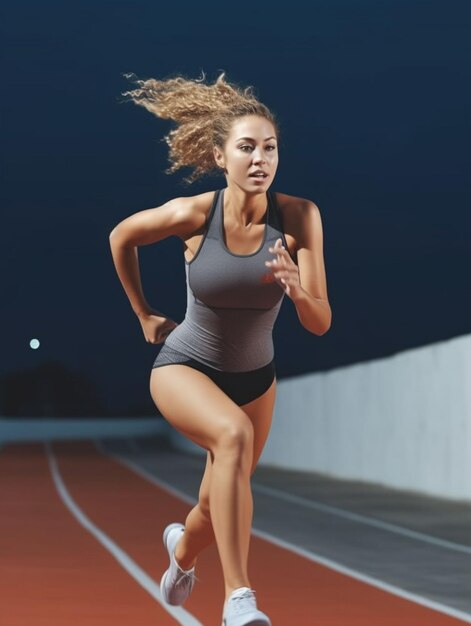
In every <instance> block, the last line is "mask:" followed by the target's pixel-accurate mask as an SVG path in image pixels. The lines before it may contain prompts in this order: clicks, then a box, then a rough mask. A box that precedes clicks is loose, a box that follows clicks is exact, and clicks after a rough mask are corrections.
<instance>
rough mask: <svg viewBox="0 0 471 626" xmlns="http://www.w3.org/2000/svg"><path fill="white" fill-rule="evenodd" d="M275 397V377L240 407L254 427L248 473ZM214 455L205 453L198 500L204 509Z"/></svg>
mask: <svg viewBox="0 0 471 626" xmlns="http://www.w3.org/2000/svg"><path fill="white" fill-rule="evenodd" d="M275 399H276V378H275V379H274V380H273V382H272V384H271V385H270V387H269V388H268V389H267V391H265V393H263V394H262V395H261V396H259V397H258V398H256V399H255V400H252V402H249V403H248V404H245V405H243V406H242V407H241V408H242V409H243V411H244V412H245V414H246V415H247V416H248V417H249V419H250V421H251V422H252V425H253V429H254V444H253V460H252V468H251V472H250V474H251V475H252V474H253V473H254V471H255V468H256V466H257V463H258V460H259V458H260V456H261V454H262V451H263V447H264V445H265V443H266V440H267V438H268V434H269V432H270V427H271V423H272V417H273V409H274V406H275ZM213 461H214V456H213V454H212V452H211V451H208V453H207V455H206V466H205V470H204V474H203V479H202V481H201V485H200V489H199V501H200V504H201V505H202V507H203V508H204V510H208V509H209V486H210V482H211V469H212V465H213Z"/></svg>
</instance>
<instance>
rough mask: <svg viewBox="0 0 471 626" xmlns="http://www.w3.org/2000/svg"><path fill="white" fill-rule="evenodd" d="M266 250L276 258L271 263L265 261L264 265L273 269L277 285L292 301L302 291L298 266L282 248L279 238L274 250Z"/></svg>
mask: <svg viewBox="0 0 471 626" xmlns="http://www.w3.org/2000/svg"><path fill="white" fill-rule="evenodd" d="M268 249H269V251H270V252H273V254H276V256H277V258H276V260H275V259H274V260H273V261H265V265H267V266H268V267H271V268H272V269H273V274H274V276H275V278H276V279H277V282H278V284H279V285H281V287H283V289H284V290H285V293H286V295H288V296H289V297H290V298H291V299H292V300H294V299H295V298H296V296H297V295H299V294H300V293H301V291H302V287H301V283H300V282H299V269H298V266H297V265H296V263H294V262H293V259H292V258H291V257H290V255H289V252H288V250H286V248H285V247H284V246H283V244H282V239H281V237H279V238H278V239H277V240H276V242H275V247H274V248H268ZM278 279H279V280H278Z"/></svg>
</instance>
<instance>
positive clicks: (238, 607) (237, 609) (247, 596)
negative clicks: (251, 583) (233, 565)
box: [230, 589, 255, 614]
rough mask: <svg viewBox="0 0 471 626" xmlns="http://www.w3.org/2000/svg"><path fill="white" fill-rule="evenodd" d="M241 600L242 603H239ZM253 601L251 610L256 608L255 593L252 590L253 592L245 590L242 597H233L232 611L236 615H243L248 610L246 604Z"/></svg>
mask: <svg viewBox="0 0 471 626" xmlns="http://www.w3.org/2000/svg"><path fill="white" fill-rule="evenodd" d="M238 600H241V602H238ZM248 600H251V603H250V608H254V606H255V591H254V590H253V589H252V590H251V591H249V590H245V591H243V592H242V593H241V594H240V595H237V596H233V597H232V598H231V599H230V603H231V611H232V612H233V613H235V614H240V613H243V612H244V611H246V610H247V604H246V602H247V601H248Z"/></svg>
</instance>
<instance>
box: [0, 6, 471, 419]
mask: <svg viewBox="0 0 471 626" xmlns="http://www.w3.org/2000/svg"><path fill="white" fill-rule="evenodd" d="M170 5H171V6H167V7H166V6H163V5H162V4H161V3H156V2H151V1H147V2H142V1H141V2H139V1H137V2H136V1H133V2H117V3H111V2H93V3H92V2H80V3H78V2H76V3H64V2H47V1H46V2H42V3H33V2H23V3H19V4H16V5H13V4H12V3H10V6H8V7H7V8H4V9H3V11H2V16H1V17H2V24H3V25H2V27H1V28H2V33H1V36H2V42H3V43H2V81H1V83H2V91H3V96H2V120H3V123H2V145H3V168H2V169H3V177H2V178H3V184H2V247H1V262H2V268H3V275H4V278H3V281H2V282H3V294H2V296H3V297H2V302H1V317H2V350H1V353H2V359H1V370H0V374H5V373H7V372H10V371H16V370H20V369H24V368H29V367H32V366H34V365H35V364H38V363H41V362H44V361H46V360H49V359H56V360H59V361H62V362H64V363H65V365H66V366H67V367H70V368H71V369H73V370H77V371H80V372H84V373H86V374H88V375H89V376H90V378H92V379H93V380H94V381H96V384H97V385H98V387H99V389H100V392H101V393H102V396H103V398H104V399H105V401H106V402H107V403H108V404H109V406H111V407H116V408H118V407H122V406H123V405H127V404H137V403H140V402H142V400H143V399H144V398H146V399H147V398H148V397H149V391H148V383H149V375H150V368H151V366H152V362H153V360H154V358H155V355H156V354H157V351H158V350H159V348H158V347H157V346H152V345H150V344H147V343H146V341H145V339H144V336H143V334H142V330H141V327H140V324H139V322H138V321H137V319H136V318H135V316H134V313H133V312H132V309H131V307H130V305H129V303H128V300H127V298H126V296H125V293H124V290H123V289H122V286H121V284H120V283H119V280H118V277H117V275H116V272H115V269H114V266H113V264H112V259H111V254H110V250H109V244H108V235H109V232H110V231H111V229H112V228H113V227H114V226H115V225H116V224H117V223H118V222H119V221H120V220H122V219H124V218H125V217H126V216H128V215H130V214H132V213H134V212H136V211H139V210H142V209H145V208H150V207H153V206H158V205H160V204H162V203H163V202H165V201H166V200H168V199H169V198H170V197H173V196H179V195H191V194H194V193H200V192H202V191H206V190H209V189H216V188H219V187H222V186H224V185H225V181H224V179H222V178H211V179H210V178H207V179H205V180H201V181H199V182H197V183H195V184H194V185H193V186H191V187H185V186H184V185H182V184H181V179H182V174H181V173H177V174H174V175H171V176H169V175H167V174H165V173H164V170H165V169H166V167H168V161H167V147H166V145H165V143H164V142H162V141H161V140H162V137H163V135H164V134H165V133H166V132H168V130H169V129H170V128H171V126H170V125H169V123H168V122H167V121H165V120H158V119H156V118H155V117H153V116H152V115H151V114H150V113H148V112H147V111H145V110H144V109H141V108H140V107H136V106H134V105H133V104H132V103H124V104H123V103H120V102H119V95H120V93H121V92H122V91H124V90H126V89H128V88H130V86H131V83H129V81H127V80H126V79H125V78H124V77H123V76H122V74H123V73H125V72H134V73H136V74H137V75H138V76H139V77H142V78H146V77H151V76H153V77H156V78H165V77H167V76H170V75H176V74H180V73H181V74H183V75H185V76H187V77H190V78H198V77H200V76H201V70H204V72H205V73H206V75H207V79H208V80H210V81H211V82H213V81H214V80H215V78H216V77H217V75H218V74H219V73H220V70H225V71H226V79H227V80H229V81H234V82H238V83H239V84H241V85H243V86H245V85H254V87H255V93H256V94H257V95H258V96H259V97H260V99H261V100H262V101H263V102H265V103H266V104H267V105H268V106H269V107H271V108H272V109H273V110H274V112H275V113H276V114H277V115H278V117H279V119H280V122H281V131H282V141H281V144H280V165H279V169H278V173H277V176H276V178H275V180H274V183H273V185H272V187H271V189H273V190H275V191H281V192H283V193H288V194H292V195H297V196H302V197H305V198H309V199H311V200H313V201H314V202H316V204H317V205H318V206H319V208H320V210H321V214H322V219H323V224H324V256H325V263H326V271H327V281H328V283H327V284H328V291H329V298H330V302H331V306H332V311H333V321H332V327H331V329H330V330H329V332H328V333H327V334H326V335H324V336H322V337H316V336H315V335H311V334H310V333H308V332H307V331H306V330H304V328H303V327H302V326H301V324H300V323H299V321H298V319H297V315H296V312H295V309H294V305H293V303H292V302H291V301H290V299H289V298H288V297H286V298H285V302H284V304H283V306H282V309H281V312H280V316H279V318H278V321H277V323H276V326H275V331H274V340H275V349H276V359H277V372H278V378H279V379H281V378H283V377H284V376H292V375H296V374H299V373H301V372H307V371H319V370H326V369H330V368H333V367H338V366H341V365H347V364H350V363H355V362H358V361H363V360H367V359H372V358H378V357H382V356H388V355H391V354H393V353H396V352H399V351H402V350H405V349H408V348H412V347H416V346H422V345H426V344H428V343H431V342H436V341H439V340H443V339H447V338H451V337H455V336H458V335H462V334H465V333H469V332H471V298H470V288H469V273H470V271H469V270H470V261H471V246H470V244H469V236H470V230H471V229H470V226H471V215H470V209H471V203H470V199H471V193H470V181H469V171H470V160H469V150H470V139H471V129H470V118H469V111H470V110H471V87H470V85H471V77H470V74H471V43H470V37H469V32H470V25H471V20H470V12H471V9H470V5H469V2H453V1H449V2H437V1H433V0H432V1H430V2H427V3H424V2H419V1H415V0H408V1H407V2H403V1H399V0H388V1H386V0H383V1H381V2H378V1H377V0H374V1H368V2H367V1H363V2H354V1H352V0H344V1H339V0H323V1H322V2H317V1H314V2H312V3H310V5H308V4H307V3H304V2H300V1H299V0H297V1H295V2H290V3H287V4H286V5H285V6H279V7H276V6H273V7H271V8H268V5H266V4H262V5H260V4H258V5H257V4H252V5H250V4H242V5H234V7H233V8H232V9H231V7H230V5H224V6H222V5H221V4H220V3H215V2H211V3H199V4H195V3H188V6H186V5H185V3H183V4H181V3H170ZM185 173H187V172H183V174H185ZM140 259H141V272H142V278H143V285H144V291H145V294H146V297H147V299H148V301H149V303H150V304H151V305H152V306H154V307H156V308H158V309H160V310H163V311H164V312H166V313H167V314H168V315H169V316H171V317H173V318H174V319H175V320H176V321H181V320H182V319H183V316H184V313H185V305H186V300H185V298H186V290H185V274H184V264H183V250H182V246H181V242H180V240H179V239H178V238H176V237H175V238H169V239H167V240H165V241H163V242H159V243H158V244H156V245H153V246H146V247H144V248H140ZM32 337H37V338H39V339H40V341H41V348H40V349H39V350H37V351H33V350H31V349H30V348H29V340H30V338H32Z"/></svg>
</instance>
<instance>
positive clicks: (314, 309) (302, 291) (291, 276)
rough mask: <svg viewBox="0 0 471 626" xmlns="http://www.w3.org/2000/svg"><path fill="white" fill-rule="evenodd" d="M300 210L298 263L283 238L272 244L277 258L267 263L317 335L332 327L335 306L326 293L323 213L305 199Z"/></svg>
mask: <svg viewBox="0 0 471 626" xmlns="http://www.w3.org/2000/svg"><path fill="white" fill-rule="evenodd" d="M299 214H300V216H301V219H299V220H296V231H297V232H296V233H293V234H294V235H295V239H296V244H297V260H298V263H297V265H296V263H294V261H293V260H292V258H291V256H290V255H289V252H288V251H287V250H285V248H284V247H283V246H282V245H281V239H279V240H278V241H277V242H276V245H275V247H274V248H271V251H272V252H273V253H275V254H276V255H277V260H276V261H275V260H273V261H269V262H268V263H267V264H268V265H270V266H271V267H273V269H274V275H275V277H276V278H278V279H279V280H280V282H281V285H282V286H283V288H284V289H285V293H286V295H288V296H289V297H290V298H291V299H292V300H293V302H294V305H295V307H296V311H297V313H298V317H299V321H300V322H301V324H302V325H303V326H304V328H305V329H306V330H308V331H309V332H311V333H313V334H315V335H323V334H325V333H326V332H327V331H328V330H329V328H330V325H331V322H332V310H331V308H330V304H329V299H328V295H327V284H326V275H325V265H324V252H323V230H322V220H321V214H320V211H319V208H318V207H317V205H316V204H314V202H311V201H305V202H304V206H302V208H301V209H300V213H299Z"/></svg>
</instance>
